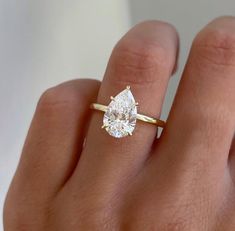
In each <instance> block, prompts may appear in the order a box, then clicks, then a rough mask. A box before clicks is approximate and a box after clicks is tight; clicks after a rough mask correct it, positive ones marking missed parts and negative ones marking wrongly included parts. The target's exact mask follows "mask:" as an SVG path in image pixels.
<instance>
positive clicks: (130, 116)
mask: <svg viewBox="0 0 235 231" xmlns="http://www.w3.org/2000/svg"><path fill="white" fill-rule="evenodd" d="M111 99H112V101H111V102H110V104H109V105H108V107H107V111H106V112H105V114H104V118H103V126H102V127H103V128H105V130H106V131H107V132H108V133H109V134H110V135H111V136H113V137H115V138H122V137H125V136H128V135H132V132H133V131H134V129H135V125H136V117H137V107H136V105H137V104H136V102H135V99H134V97H133V95H132V93H131V90H130V87H127V88H126V89H125V90H123V91H122V92H120V93H119V94H118V95H116V96H115V97H111Z"/></svg>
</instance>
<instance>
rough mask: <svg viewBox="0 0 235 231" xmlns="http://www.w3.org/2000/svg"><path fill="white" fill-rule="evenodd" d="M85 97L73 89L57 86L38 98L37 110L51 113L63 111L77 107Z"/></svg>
mask: <svg viewBox="0 0 235 231" xmlns="http://www.w3.org/2000/svg"><path fill="white" fill-rule="evenodd" d="M84 98H85V95H84V94H83V92H82V91H81V90H80V91H78V90H77V89H75V88H73V87H67V86H57V87H53V88H50V89H48V90H46V91H45V92H44V93H43V94H42V95H41V97H40V99H39V102H38V105H37V110H39V111H42V112H46V113H53V112H54V111H56V112H57V111H62V110H64V109H69V108H73V109H74V108H76V107H79V105H80V103H79V102H81V101H83V100H84Z"/></svg>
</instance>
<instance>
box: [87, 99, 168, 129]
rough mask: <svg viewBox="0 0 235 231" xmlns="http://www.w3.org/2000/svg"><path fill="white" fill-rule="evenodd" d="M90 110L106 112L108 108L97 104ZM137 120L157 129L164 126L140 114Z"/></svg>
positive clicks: (154, 119)
mask: <svg viewBox="0 0 235 231" xmlns="http://www.w3.org/2000/svg"><path fill="white" fill-rule="evenodd" d="M90 108H91V109H94V110H98V111H102V112H106V111H107V108H108V106H105V105H102V104H99V103H92V104H91V106H90ZM137 119H138V120H141V121H143V122H146V123H150V124H154V125H157V126H158V127H162V128H164V126H165V124H166V123H165V122H164V121H163V120H159V119H157V118H152V117H150V116H146V115H142V114H137Z"/></svg>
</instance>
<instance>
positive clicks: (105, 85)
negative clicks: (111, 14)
mask: <svg viewBox="0 0 235 231" xmlns="http://www.w3.org/2000/svg"><path fill="white" fill-rule="evenodd" d="M177 49H178V37H177V33H176V31H175V29H174V28H172V26H170V25H168V24H166V23H162V22H157V21H150V22H145V23H141V24H139V25H137V26H135V27H134V28H133V29H131V30H130V31H129V32H128V33H127V34H126V35H125V36H124V37H123V38H122V39H121V40H120V41H119V42H118V44H117V45H116V47H115V48H114V50H113V53H112V55H111V58H110V61H109V64H108V67H107V70H106V73H105V76H104V79H103V82H102V84H101V88H100V91H99V95H98V102H99V103H102V104H105V105H108V104H109V101H110V96H112V95H113V96H115V95H116V94H117V93H119V92H120V91H122V90H123V89H125V87H126V86H127V85H130V86H131V90H132V92H133V94H134V97H135V99H136V101H137V102H138V103H139V107H138V111H139V112H142V113H144V114H147V115H150V116H154V117H159V116H160V111H161V107H162V102H163V98H164V95H165V92H166V88H167V84H168V80H169V77H170V75H171V74H172V71H173V69H174V66H175V62H176V56H177ZM102 120H103V114H102V113H99V112H93V117H92V121H91V123H90V126H89V131H88V135H87V142H86V146H85V148H84V150H83V153H82V157H81V162H80V163H79V166H78V168H77V171H75V174H74V181H73V182H74V186H75V190H76V189H78V188H79V187H80V184H79V182H80V183H81V182H84V181H83V180H84V179H86V181H89V183H90V184H89V185H91V184H92V183H91V182H93V183H94V185H98V184H99V185H103V184H106V185H109V186H110V184H111V185H115V184H116V185H117V184H118V183H117V182H119V181H120V180H124V179H127V178H128V176H131V175H133V174H136V171H138V170H137V169H138V168H139V167H140V166H141V165H142V164H143V162H144V160H145V159H146V158H147V156H148V153H149V151H150V149H151V146H152V143H153V141H154V139H155V138H156V126H153V125H149V124H146V123H141V122H137V125H136V129H135V131H134V132H133V135H132V136H130V137H124V138H121V139H116V138H114V137H112V136H110V135H109V134H108V133H107V132H106V131H105V130H102V129H101V126H102ZM124 176H125V177H124ZM103 177H104V178H105V179H106V180H104V178H103ZM123 177H124V179H123ZM101 179H102V180H101ZM94 187H95V186H94ZM101 187H102V186H101ZM104 188H105V186H104V187H103V189H104ZM104 190H105V189H104ZM104 194H105V193H104Z"/></svg>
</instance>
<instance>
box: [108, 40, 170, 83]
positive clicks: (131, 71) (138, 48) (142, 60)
mask: <svg viewBox="0 0 235 231" xmlns="http://www.w3.org/2000/svg"><path fill="white" fill-rule="evenodd" d="M112 56H113V57H112V59H111V60H112V71H113V72H114V75H111V76H115V80H116V81H118V82H125V83H131V84H142V83H152V82H155V81H156V80H157V78H156V73H162V72H164V71H165V72H166V71H168V69H169V66H170V62H169V57H168V56H169V55H168V52H167V50H166V49H165V48H164V47H163V46H161V45H160V44H158V43H156V42H155V43H150V42H149V43H148V42H143V41H138V40H133V39H132V40H130V39H129V40H127V39H126V40H125V41H121V42H119V43H118V44H117V46H116V47H115V48H114V51H113V54H112Z"/></svg>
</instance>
